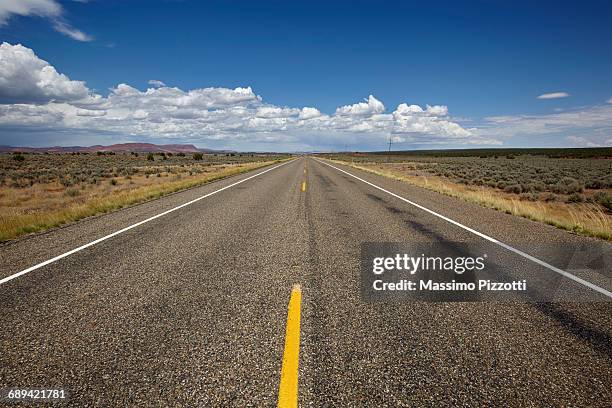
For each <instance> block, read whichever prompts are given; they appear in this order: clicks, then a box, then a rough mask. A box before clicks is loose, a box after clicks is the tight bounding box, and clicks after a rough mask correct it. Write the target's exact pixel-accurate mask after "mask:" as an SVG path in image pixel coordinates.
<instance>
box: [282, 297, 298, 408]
mask: <svg viewBox="0 0 612 408" xmlns="http://www.w3.org/2000/svg"><path fill="white" fill-rule="evenodd" d="M301 304H302V288H301V287H300V285H294V286H293V289H292V290H291V299H290V300H289V311H288V312H287V329H286V332H285V352H284V354H283V368H282V370H281V379H280V385H279V387H278V407H279V408H289V407H297V406H298V365H299V361H300V308H301Z"/></svg>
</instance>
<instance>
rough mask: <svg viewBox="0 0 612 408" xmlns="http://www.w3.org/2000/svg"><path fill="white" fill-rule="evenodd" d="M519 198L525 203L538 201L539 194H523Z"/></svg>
mask: <svg viewBox="0 0 612 408" xmlns="http://www.w3.org/2000/svg"><path fill="white" fill-rule="evenodd" d="M519 197H520V199H521V200H525V201H538V194H537V193H521V195H520V196H519Z"/></svg>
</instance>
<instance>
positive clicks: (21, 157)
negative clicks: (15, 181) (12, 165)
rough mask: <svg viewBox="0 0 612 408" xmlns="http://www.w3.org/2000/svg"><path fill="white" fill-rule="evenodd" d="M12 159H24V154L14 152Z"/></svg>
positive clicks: (20, 160)
mask: <svg viewBox="0 0 612 408" xmlns="http://www.w3.org/2000/svg"><path fill="white" fill-rule="evenodd" d="M13 160H15V161H19V162H22V161H24V160H25V156H24V155H23V154H21V153H15V154H14V155H13Z"/></svg>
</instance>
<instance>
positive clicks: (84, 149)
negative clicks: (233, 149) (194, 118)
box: [0, 143, 228, 153]
mask: <svg viewBox="0 0 612 408" xmlns="http://www.w3.org/2000/svg"><path fill="white" fill-rule="evenodd" d="M0 152H23V153H73V152H78V153H95V152H139V153H157V152H165V153H193V152H202V153H225V152H228V150H213V149H199V148H197V147H195V146H194V145H192V144H167V145H156V144H153V143H119V144H113V145H109V146H102V145H95V146H52V147H13V146H0Z"/></svg>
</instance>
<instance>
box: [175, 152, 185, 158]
mask: <svg viewBox="0 0 612 408" xmlns="http://www.w3.org/2000/svg"><path fill="white" fill-rule="evenodd" d="M176 155H177V156H178V157H185V153H183V152H179V153H177V154H176Z"/></svg>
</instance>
